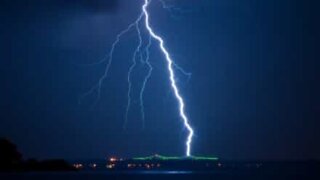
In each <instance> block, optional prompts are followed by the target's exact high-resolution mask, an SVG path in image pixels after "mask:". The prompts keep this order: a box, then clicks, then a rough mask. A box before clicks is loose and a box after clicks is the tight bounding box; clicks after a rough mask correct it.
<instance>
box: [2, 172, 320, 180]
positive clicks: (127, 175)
mask: <svg viewBox="0 0 320 180" xmlns="http://www.w3.org/2000/svg"><path fill="white" fill-rule="evenodd" d="M7 179H8V180H10V179H13V180H14V179H19V180H20V179H21V180H29V179H30V180H40V179H41V180H42V179H48V180H68V179H77V180H86V179H90V180H108V179H124V180H126V179H139V180H140V179H142V180H144V179H148V180H149V179H150V180H160V179H161V180H179V179H190V180H191V179H192V180H220V179H221V180H224V179H230V180H231V179H232V180H242V179H243V180H251V179H252V180H257V179H266V180H290V179H303V180H309V179H315V180H320V176H319V173H306V172H290V173H288V172H286V173H283V172H268V173H259V172H254V173H249V172H246V173H245V172H243V173H241V172H224V173H222V172H219V173H214V172H211V173H208V172H188V171H161V172H159V171H135V172H116V173H112V172H103V171H100V172H94V171H88V172H29V173H0V180H7Z"/></svg>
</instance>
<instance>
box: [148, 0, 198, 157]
mask: <svg viewBox="0 0 320 180" xmlns="http://www.w3.org/2000/svg"><path fill="white" fill-rule="evenodd" d="M149 2H150V1H149V0H145V1H144V4H143V6H142V10H143V13H144V15H145V26H146V28H147V30H148V32H149V33H150V35H151V36H152V38H154V39H155V40H157V41H158V43H159V46H160V49H161V51H162V53H163V54H164V56H165V59H166V61H167V63H168V70H169V74H170V81H171V87H172V89H173V91H174V94H175V96H176V99H177V100H178V102H179V107H180V108H179V111H180V116H181V118H182V119H183V122H184V126H185V127H186V128H187V129H188V131H189V135H188V138H187V142H186V146H187V150H186V155H187V156H190V151H191V142H192V136H193V129H192V127H191V126H190V124H189V120H188V117H187V116H186V114H185V104H184V100H183V98H182V96H181V95H180V93H179V89H178V87H177V85H176V81H175V73H174V70H173V64H174V63H173V61H172V59H171V57H170V54H169V52H168V51H167V49H166V48H165V46H164V41H163V39H162V38H161V37H160V36H159V35H157V34H156V33H155V32H154V31H153V29H152V28H151V26H150V22H149V19H150V18H149V13H148V10H147V8H148V6H149Z"/></svg>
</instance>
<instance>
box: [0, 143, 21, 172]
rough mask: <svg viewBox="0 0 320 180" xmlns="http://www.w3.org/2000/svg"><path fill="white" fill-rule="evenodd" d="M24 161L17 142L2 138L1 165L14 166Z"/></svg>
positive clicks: (4, 166) (5, 166)
mask: <svg viewBox="0 0 320 180" xmlns="http://www.w3.org/2000/svg"><path fill="white" fill-rule="evenodd" d="M21 162H22V154H21V153H20V152H19V151H18V150H17V147H16V145H15V144H13V143H12V142H10V141H9V140H7V139H5V138H0V167H1V168H12V167H15V166H17V165H19V164H21Z"/></svg>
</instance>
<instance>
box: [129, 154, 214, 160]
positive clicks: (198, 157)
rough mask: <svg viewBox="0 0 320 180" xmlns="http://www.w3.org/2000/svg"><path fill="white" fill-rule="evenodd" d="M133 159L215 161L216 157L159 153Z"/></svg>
mask: <svg viewBox="0 0 320 180" xmlns="http://www.w3.org/2000/svg"><path fill="white" fill-rule="evenodd" d="M132 159H133V160H141V161H146V160H162V161H168V160H186V159H190V160H203V161H217V160H218V158H217V157H200V156H190V157H179V156H161V155H154V156H147V157H137V158H132Z"/></svg>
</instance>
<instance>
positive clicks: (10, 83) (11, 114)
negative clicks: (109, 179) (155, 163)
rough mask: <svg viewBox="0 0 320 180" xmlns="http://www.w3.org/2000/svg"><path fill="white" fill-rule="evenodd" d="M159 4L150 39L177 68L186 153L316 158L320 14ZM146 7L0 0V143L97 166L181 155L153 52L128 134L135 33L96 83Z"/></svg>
mask: <svg viewBox="0 0 320 180" xmlns="http://www.w3.org/2000/svg"><path fill="white" fill-rule="evenodd" d="M167 2H168V4H170V5H174V6H176V7H179V8H181V11H175V12H171V13H170V12H169V11H167V10H164V9H162V8H161V4H160V3H159V2H158V1H156V0H154V2H153V3H152V5H150V10H149V11H150V13H151V14H150V16H151V17H150V18H151V19H150V21H151V24H152V26H153V28H154V29H155V30H156V32H157V33H159V34H160V35H161V36H163V38H164V39H165V41H166V46H167V47H168V50H169V51H170V53H171V54H172V57H173V59H174V60H175V61H176V63H178V64H179V65H180V66H181V67H183V68H184V69H185V70H187V71H189V72H192V77H191V79H190V80H188V78H187V77H186V76H184V75H183V74H181V73H179V72H178V71H177V72H176V73H177V80H178V85H179V87H180V89H181V93H182V94H183V97H184V98H185V102H186V111H187V114H188V117H189V118H190V121H191V124H192V126H193V128H194V130H195V137H194V141H193V145H192V153H193V154H195V155H214V156H218V157H220V158H227V159H309V158H320V141H319V140H320V139H319V138H320V131H319V127H320V95H319V92H320V85H319V80H320V71H319V68H320V62H319V60H320V55H319V47H320V46H319V42H320V25H319V18H318V16H319V11H318V8H317V7H319V3H316V2H313V1H312V0H305V1H300V0H267V1H266V0H255V1H252V0H242V1H239V0H196V1H195V0H167ZM142 3H143V1H142V0H119V1H112V0H94V1H92V0H71V1H63V0H48V1H43V0H26V1H19V0H2V1H1V2H0V17H1V23H0V47H1V48H0V82H1V88H0V111H1V112H0V137H6V138H8V139H10V140H12V141H13V142H14V143H16V144H17V145H18V147H19V149H20V150H21V152H23V154H24V155H25V157H27V158H31V157H36V158H66V159H74V158H82V159H84V158H103V157H106V156H110V155H117V156H124V157H130V156H143V155H150V154H154V153H159V154H163V155H184V151H185V146H184V141H185V139H186V135H187V131H186V129H184V128H183V124H182V122H181V120H180V118H179V114H178V107H177V102H176V100H175V99H174V96H173V93H172V91H171V89H170V82H169V79H168V71H167V69H166V63H165V60H164V58H163V56H162V54H161V53H160V51H159V49H158V47H157V46H156V44H155V43H154V45H153V47H152V48H151V59H150V61H151V62H152V65H153V66H154V68H155V70H154V72H153V75H152V77H151V79H150V83H149V84H148V85H147V87H146V91H145V98H144V99H145V106H146V107H145V112H146V127H145V128H144V129H143V128H142V123H141V118H140V114H139V112H140V111H139V101H138V100H139V99H138V96H137V95H138V94H139V91H138V89H139V87H140V86H141V78H139V72H140V73H141V72H144V71H145V69H144V68H143V67H142V66H137V69H136V70H135V73H134V76H133V82H134V85H133V88H134V89H135V90H134V91H133V94H132V95H133V97H134V98H133V105H132V108H131V110H130V114H129V121H128V128H127V129H126V130H124V129H123V128H122V125H123V122H124V114H125V108H126V103H127V99H126V93H127V88H128V85H127V71H128V68H129V66H130V64H131V56H132V54H133V51H134V48H135V46H136V45H137V43H138V39H137V36H136V33H135V32H134V31H131V32H130V33H128V34H127V35H126V36H125V37H124V38H123V39H122V40H121V43H120V45H119V46H118V49H117V50H116V51H115V54H114V62H113V64H112V68H111V70H110V73H109V77H108V78H107V79H106V80H105V82H104V84H103V87H102V94H101V99H100V101H99V102H98V103H97V105H96V106H94V107H93V108H92V104H93V102H94V98H95V97H94V95H92V96H87V97H86V98H84V99H82V101H81V103H79V97H81V95H82V94H83V93H85V92H86V91H88V90H89V89H90V88H91V87H92V86H93V85H94V84H95V83H96V82H97V81H98V78H99V77H100V76H101V75H102V74H103V71H104V68H105V64H102V65H97V66H85V65H84V64H90V63H94V62H98V61H99V60H101V58H103V57H104V56H105V55H106V53H107V52H108V51H109V49H110V47H111V44H112V42H113V41H114V40H115V37H116V35H117V33H118V32H120V31H121V30H123V29H124V28H125V27H126V26H127V25H128V24H129V23H131V22H132V21H133V20H134V19H135V18H136V17H137V16H138V14H139V12H140V11H141V5H142Z"/></svg>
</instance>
